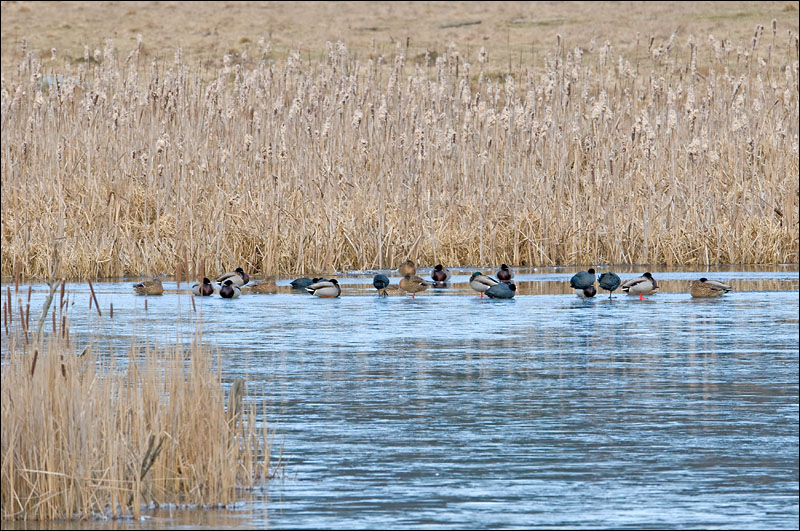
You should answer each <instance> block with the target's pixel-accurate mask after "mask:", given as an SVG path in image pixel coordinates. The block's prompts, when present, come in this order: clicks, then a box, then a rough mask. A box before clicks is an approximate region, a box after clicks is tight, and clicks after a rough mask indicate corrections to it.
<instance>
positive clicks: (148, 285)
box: [133, 278, 164, 295]
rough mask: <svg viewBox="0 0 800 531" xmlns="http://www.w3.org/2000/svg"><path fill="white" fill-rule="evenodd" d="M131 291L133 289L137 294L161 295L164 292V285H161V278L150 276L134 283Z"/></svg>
mask: <svg viewBox="0 0 800 531" xmlns="http://www.w3.org/2000/svg"><path fill="white" fill-rule="evenodd" d="M133 291H135V292H136V294H137V295H161V294H162V293H164V286H162V285H161V280H159V279H157V278H151V279H149V280H144V281H142V282H140V283H138V284H134V285H133Z"/></svg>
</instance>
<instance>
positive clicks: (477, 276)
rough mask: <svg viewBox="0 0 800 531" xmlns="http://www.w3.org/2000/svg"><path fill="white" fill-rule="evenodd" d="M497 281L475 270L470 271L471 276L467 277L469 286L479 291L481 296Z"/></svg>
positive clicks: (497, 282)
mask: <svg viewBox="0 0 800 531" xmlns="http://www.w3.org/2000/svg"><path fill="white" fill-rule="evenodd" d="M499 283H500V282H499V281H498V280H495V279H493V278H492V277H489V276H486V275H484V274H482V273H481V272H480V271H475V272H474V273H472V276H471V277H469V287H471V288H472V289H474V290H475V291H477V292H478V293H480V295H481V298H483V294H484V292H486V290H488V289H489V288H491V287H492V286H494V285H495V284H499Z"/></svg>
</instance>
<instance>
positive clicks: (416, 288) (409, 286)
mask: <svg viewBox="0 0 800 531" xmlns="http://www.w3.org/2000/svg"><path fill="white" fill-rule="evenodd" d="M428 286H429V284H428V283H427V282H425V281H424V280H422V279H421V278H419V277H418V276H417V275H412V274H410V273H409V274H407V275H406V276H404V277H403V278H401V279H400V289H402V290H403V291H405V292H406V293H410V294H411V298H412V299H413V298H414V295H415V294H417V293H419V292H421V291H425V290H426V289H428Z"/></svg>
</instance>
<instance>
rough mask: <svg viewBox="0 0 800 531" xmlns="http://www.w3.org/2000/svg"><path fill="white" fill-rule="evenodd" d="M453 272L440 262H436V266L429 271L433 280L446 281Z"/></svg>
mask: <svg viewBox="0 0 800 531" xmlns="http://www.w3.org/2000/svg"><path fill="white" fill-rule="evenodd" d="M452 276H453V274H452V273H450V270H449V269H447V268H446V267H445V266H443V265H442V264H436V267H434V268H433V271H431V278H432V279H433V281H434V282H447V281H449V280H450V277H452Z"/></svg>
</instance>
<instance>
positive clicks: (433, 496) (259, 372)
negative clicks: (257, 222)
mask: <svg viewBox="0 0 800 531" xmlns="http://www.w3.org/2000/svg"><path fill="white" fill-rule="evenodd" d="M577 270H578V269H576V268H572V269H570V270H561V271H552V270H550V271H545V272H534V271H528V272H521V271H517V278H516V279H515V280H516V281H517V284H518V285H519V286H520V291H519V293H520V295H519V296H517V297H516V298H515V299H513V300H509V301H493V300H487V299H479V298H477V297H476V296H475V292H473V291H472V290H471V289H469V287H468V286H467V285H466V279H467V278H468V274H469V272H470V271H471V270H464V271H460V272H454V278H453V279H452V282H451V284H450V286H449V287H448V288H446V289H442V290H439V289H436V290H434V289H429V290H428V291H426V292H424V293H423V294H420V295H418V296H417V298H416V299H414V300H412V299H409V298H400V297H398V298H385V299H381V298H379V297H377V296H375V290H374V288H372V286H371V277H372V274H371V273H370V274H366V275H352V276H339V277H338V278H339V279H340V282H341V283H342V284H343V291H344V293H345V294H346V295H349V296H343V297H342V298H340V299H333V300H320V299H317V298H315V297H311V296H308V295H305V294H302V293H296V292H291V290H290V289H288V280H280V281H278V293H276V294H274V295H249V296H244V295H243V296H242V297H241V298H240V299H237V300H234V301H230V300H222V299H220V298H218V297H210V298H205V299H197V300H195V306H196V309H197V311H196V312H195V311H194V310H193V308H192V302H191V299H190V298H189V297H188V296H187V295H185V294H184V295H178V294H177V293H167V294H166V295H164V296H161V297H149V298H148V299H147V304H148V308H147V311H145V309H144V301H145V299H144V297H137V296H135V295H133V292H132V289H131V287H130V284H131V283H130V282H125V283H100V284H95V291H96V293H97V298H98V301H99V303H100V306H101V308H103V309H106V308H108V307H109V305H110V304H111V303H112V302H113V304H114V318H113V319H109V318H108V317H107V312H106V313H104V317H103V318H100V317H98V316H97V315H96V313H90V312H88V297H89V291H88V286H86V285H83V284H72V285H70V291H71V300H73V301H77V302H76V304H75V306H74V308H73V309H72V310H71V313H72V317H73V331H76V332H77V333H78V334H80V333H81V331H86V330H89V329H94V328H96V327H98V326H100V327H101V330H103V331H104V333H105V334H107V335H108V336H110V338H111V339H110V341H111V344H114V345H118V346H119V347H126V346H127V345H128V343H129V342H130V341H131V340H141V338H143V337H146V336H148V335H149V336H150V337H157V338H159V339H160V340H162V341H163V340H174V339H175V338H176V337H177V336H179V335H180V336H181V337H183V338H186V340H187V341H188V340H189V339H188V338H189V337H190V336H191V333H192V331H193V330H194V328H195V326H198V324H200V325H201V326H202V328H203V331H204V341H206V342H208V343H209V344H212V345H216V346H218V347H219V348H220V349H221V350H222V351H223V353H224V356H223V360H224V361H223V363H224V364H225V366H224V374H225V378H226V380H227V381H231V380H233V379H234V378H236V377H239V376H242V375H247V377H248V378H249V382H250V388H251V389H250V391H251V394H260V395H261V396H264V397H266V399H267V401H268V403H269V404H270V410H269V412H268V415H269V421H270V423H271V425H272V426H274V427H276V430H277V431H276V443H277V444H279V445H282V446H283V459H284V460H285V461H284V462H285V466H284V473H285V478H284V479H282V480H278V481H273V482H272V483H270V485H269V488H268V489H265V490H264V491H263V492H261V491H259V492H255V493H251V494H250V497H249V498H247V499H245V500H243V501H242V503H241V504H239V505H238V506H237V507H234V508H228V509H226V510H212V511H186V512H177V513H170V512H169V511H167V512H164V511H161V512H158V513H153V514H152V515H151V516H150V519H149V520H145V521H138V522H137V521H130V520H129V521H120V522H101V521H91V522H81V523H80V524H81V525H82V526H85V527H92V528H104V527H110V528H142V527H148V528H160V527H174V526H191V527H206V528H217V527H237V526H242V527H275V528H291V527H295V528H297V527H304V528H310V527H320V528H378V527H391V528H398V527H412V528H442V527H444V528H453V527H457V528H520V527H643V526H654V527H671V528H676V527H681V528H685V527H729V528H754V527H776V528H794V529H796V528H797V526H798V497H797V496H798V356H797V349H798V293H797V284H798V275H797V268H796V266H794V269H793V270H781V271H773V272H763V271H761V272H746V271H742V269H737V270H735V271H725V272H722V271H710V272H709V271H703V272H701V273H698V272H691V271H672V272H668V273H664V272H661V273H659V272H658V271H657V270H655V268H651V269H650V270H651V271H653V273H654V276H655V277H656V279H659V280H663V283H664V286H665V287H664V292H663V293H660V294H658V295H655V296H653V297H650V298H649V299H648V300H645V301H639V300H638V299H637V298H634V297H628V296H625V295H621V294H616V295H615V296H614V298H613V299H612V300H610V301H609V300H608V296H607V295H606V296H598V297H597V298H595V299H592V300H588V301H586V300H580V299H578V298H577V297H575V296H574V294H572V292H571V290H570V289H569V287H568V286H567V285H566V281H567V280H568V279H569V277H570V276H571V275H572V274H574V273H575V272H576V271H577ZM617 271H618V272H620V276H621V277H622V278H623V280H624V279H626V278H630V277H632V276H635V275H636V274H638V273H640V272H642V271H644V269H636V270H635V271H631V272H629V273H626V272H624V271H622V270H621V269H617ZM422 272H423V273H426V272H425V271H424V270H423V271H422ZM487 272H488V271H487ZM598 272H602V271H598ZM389 276H390V277H392V275H391V274H390V275H389ZM421 276H423V275H421ZM424 276H427V275H424ZM700 276H706V277H707V278H715V279H720V280H728V281H730V282H731V283H732V284H733V285H734V287H735V290H736V291H734V292H731V293H729V294H726V295H725V296H724V297H723V298H722V299H720V300H693V299H691V297H690V296H689V295H688V293H687V291H688V283H689V281H690V280H693V279H695V278H699V277H700ZM397 281H398V278H397V276H396V275H395V276H393V277H392V282H393V283H396V282H397ZM681 286H684V287H681ZM165 288H167V289H168V290H175V289H176V285H175V283H174V282H173V283H170V282H165ZM4 289H5V288H4ZM548 289H550V290H552V291H547V290H548ZM12 291H13V288H12ZM532 294H536V295H535V296H523V295H532ZM355 295H360V296H355ZM466 295H469V296H466ZM44 296H45V289H44V288H43V287H42V286H41V285H38V286H35V289H34V291H33V295H32V307H33V308H34V310H35V309H36V308H38V307H40V306H39V305H40V304H41V301H42V300H43V299H44ZM84 340H85V341H88V339H86V338H84ZM97 348H98V349H101V350H102V349H104V348H107V344H105V340H101V341H100V342H99V343H98V344H97ZM121 351H124V348H122V349H121ZM4 527H6V523H4ZM69 527H72V524H70V526H69Z"/></svg>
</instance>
